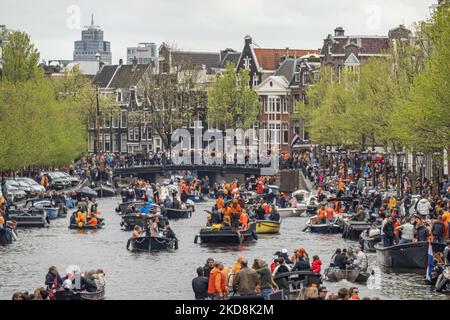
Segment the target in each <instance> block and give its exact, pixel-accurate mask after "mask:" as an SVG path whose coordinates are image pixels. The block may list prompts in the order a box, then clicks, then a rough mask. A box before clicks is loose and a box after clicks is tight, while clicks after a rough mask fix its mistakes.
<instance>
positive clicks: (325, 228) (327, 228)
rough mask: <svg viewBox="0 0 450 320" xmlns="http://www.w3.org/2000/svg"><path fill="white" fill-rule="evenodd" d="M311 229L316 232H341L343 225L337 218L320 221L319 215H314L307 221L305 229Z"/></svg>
mask: <svg viewBox="0 0 450 320" xmlns="http://www.w3.org/2000/svg"><path fill="white" fill-rule="evenodd" d="M306 230H309V231H311V232H315V233H339V232H341V226H340V224H339V223H338V222H337V221H336V219H333V220H330V221H328V222H327V223H320V222H319V221H318V219H317V216H315V217H312V218H311V219H309V220H308V222H307V223H306V228H305V230H304V231H306Z"/></svg>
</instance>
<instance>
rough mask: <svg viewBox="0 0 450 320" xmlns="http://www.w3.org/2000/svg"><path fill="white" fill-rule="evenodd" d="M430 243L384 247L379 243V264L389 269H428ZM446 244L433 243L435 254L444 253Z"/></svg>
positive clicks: (377, 246) (376, 246) (377, 249)
mask: <svg viewBox="0 0 450 320" xmlns="http://www.w3.org/2000/svg"><path fill="white" fill-rule="evenodd" d="M428 246H429V242H427V241H423V242H412V243H407V244H401V245H395V246H391V247H383V243H381V242H380V243H377V244H376V245H375V250H376V252H377V261H378V264H379V265H381V266H383V267H385V268H389V269H408V270H409V269H422V270H423V269H426V267H427V259H428V258H427V257H428ZM445 246H446V245H445V244H442V243H432V247H433V253H436V252H443V251H444V249H445Z"/></svg>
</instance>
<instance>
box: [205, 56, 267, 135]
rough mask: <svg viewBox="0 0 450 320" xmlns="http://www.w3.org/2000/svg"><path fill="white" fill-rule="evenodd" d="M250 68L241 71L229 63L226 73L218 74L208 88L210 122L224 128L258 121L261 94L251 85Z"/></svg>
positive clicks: (245, 126)
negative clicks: (237, 71)
mask: <svg viewBox="0 0 450 320" xmlns="http://www.w3.org/2000/svg"><path fill="white" fill-rule="evenodd" d="M249 81H250V75H249V72H248V71H247V70H241V71H240V72H239V73H238V74H236V71H235V69H234V67H233V65H232V64H231V63H228V64H227V66H226V69H225V72H224V74H223V75H218V76H217V77H216V79H215V81H214V83H213V84H212V85H211V86H210V87H209V90H208V121H209V122H211V123H213V124H217V125H219V126H220V127H221V128H225V127H226V128H243V129H247V128H250V127H251V126H252V125H254V124H255V122H256V121H257V115H258V110H259V101H258V95H257V93H256V92H255V91H254V90H253V89H252V88H250V87H249V86H248V83H249Z"/></svg>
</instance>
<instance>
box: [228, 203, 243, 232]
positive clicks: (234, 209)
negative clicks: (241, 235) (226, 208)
mask: <svg viewBox="0 0 450 320" xmlns="http://www.w3.org/2000/svg"><path fill="white" fill-rule="evenodd" d="M230 211H231V215H232V216H231V225H232V226H233V227H234V228H237V227H238V226H239V220H240V218H241V214H242V208H241V206H240V205H239V203H238V201H237V199H233V204H232V205H231V207H230Z"/></svg>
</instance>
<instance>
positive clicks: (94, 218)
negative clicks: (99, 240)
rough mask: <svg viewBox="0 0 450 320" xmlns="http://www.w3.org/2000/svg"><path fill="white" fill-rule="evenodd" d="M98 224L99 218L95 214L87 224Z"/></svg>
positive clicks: (93, 225)
mask: <svg viewBox="0 0 450 320" xmlns="http://www.w3.org/2000/svg"><path fill="white" fill-rule="evenodd" d="M97 224H98V219H97V218H96V217H95V216H92V217H90V218H88V219H87V222H86V225H87V226H91V227H95V226H96V225H97Z"/></svg>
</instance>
